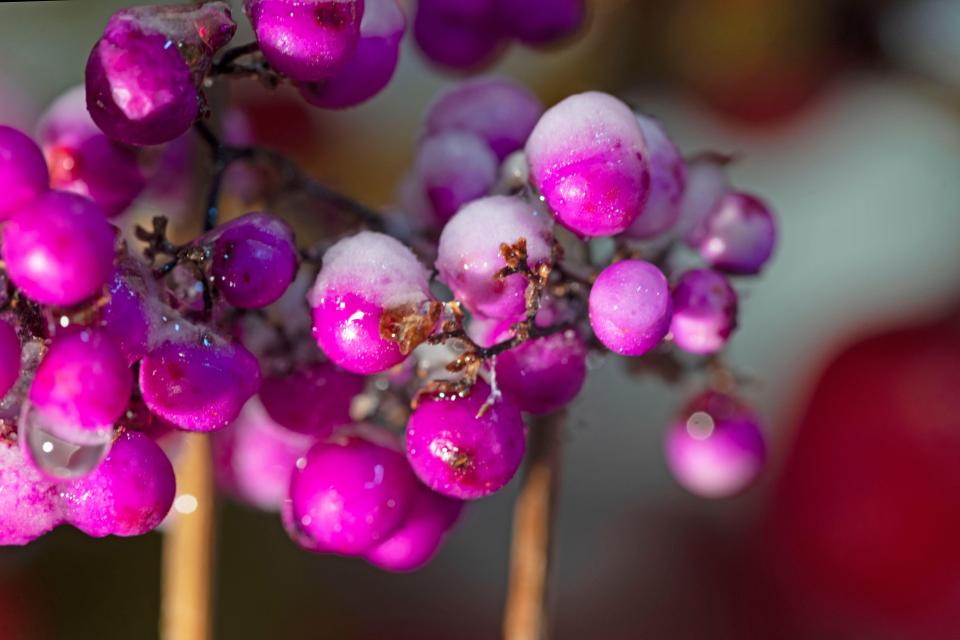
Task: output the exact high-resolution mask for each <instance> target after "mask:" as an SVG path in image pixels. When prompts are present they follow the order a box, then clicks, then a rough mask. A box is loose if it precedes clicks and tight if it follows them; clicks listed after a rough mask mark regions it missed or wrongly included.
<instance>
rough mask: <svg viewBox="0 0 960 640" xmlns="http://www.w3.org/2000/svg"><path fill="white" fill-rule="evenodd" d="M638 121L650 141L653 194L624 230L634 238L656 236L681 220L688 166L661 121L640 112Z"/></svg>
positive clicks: (649, 161)
mask: <svg viewBox="0 0 960 640" xmlns="http://www.w3.org/2000/svg"><path fill="white" fill-rule="evenodd" d="M637 121H638V122H639V123H640V130H641V131H643V138H644V140H645V141H646V143H647V162H648V165H649V168H650V195H649V196H648V197H647V204H646V205H645V206H644V208H643V211H641V212H640V215H638V216H637V219H636V220H634V221H633V224H632V225H630V227H629V228H628V229H627V230H626V231H625V232H624V233H625V234H626V235H628V236H630V237H633V238H652V237H653V236H656V235H659V234H661V233H664V232H666V231H668V230H670V228H671V227H673V225H674V224H675V223H676V222H677V218H678V217H679V215H680V203H681V201H682V199H683V192H684V188H685V186H686V180H687V167H686V164H685V163H684V161H683V156H682V155H680V151H679V150H678V149H677V148H676V147H675V146H674V144H673V142H672V141H671V140H670V138H668V137H667V134H666V132H665V131H664V130H663V127H662V126H661V125H660V123H659V122H657V121H656V120H654V119H653V118H649V117H647V116H644V115H639V114H638V115H637Z"/></svg>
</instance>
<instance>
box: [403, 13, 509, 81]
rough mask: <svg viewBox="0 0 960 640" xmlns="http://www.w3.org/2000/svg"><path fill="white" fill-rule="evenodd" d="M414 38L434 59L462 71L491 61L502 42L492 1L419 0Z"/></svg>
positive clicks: (432, 59)
mask: <svg viewBox="0 0 960 640" xmlns="http://www.w3.org/2000/svg"><path fill="white" fill-rule="evenodd" d="M413 37H414V39H415V40H416V41H417V45H418V46H419V47H420V50H421V51H423V53H424V54H425V55H426V56H427V58H429V59H430V60H431V61H433V62H435V63H437V64H439V65H441V66H444V67H450V68H452V69H460V70H469V69H475V68H477V67H481V66H483V65H486V64H488V63H490V62H491V61H492V60H493V59H494V58H495V57H496V56H497V54H498V53H499V52H500V48H501V45H502V43H503V37H502V35H501V33H500V31H499V29H498V28H497V25H496V14H495V12H494V6H493V3H492V2H491V1H490V0H419V1H418V2H417V13H416V15H415V16H414V19H413Z"/></svg>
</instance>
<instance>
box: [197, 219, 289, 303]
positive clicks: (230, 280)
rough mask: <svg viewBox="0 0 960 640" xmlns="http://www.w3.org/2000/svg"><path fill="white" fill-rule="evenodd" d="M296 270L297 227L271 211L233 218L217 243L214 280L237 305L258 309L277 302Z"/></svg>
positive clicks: (224, 294) (220, 234)
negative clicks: (295, 229)
mask: <svg viewBox="0 0 960 640" xmlns="http://www.w3.org/2000/svg"><path fill="white" fill-rule="evenodd" d="M296 272H297V247H296V244H295V242H294V239H293V230H292V229H290V226H289V225H287V223H285V222H284V221H283V220H281V219H280V218H277V217H276V216H274V215H271V214H269V213H248V214H246V215H245V216H242V217H240V218H237V219H236V220H231V221H230V222H229V223H227V224H225V225H224V226H223V227H222V229H220V230H219V231H218V233H217V235H216V239H215V240H214V242H213V264H212V266H211V275H212V276H213V281H214V282H215V283H216V285H217V288H218V290H219V291H220V293H222V294H223V297H224V298H225V299H226V301H227V302H229V303H230V304H232V305H233V306H235V307H238V308H241V309H256V308H259V307H265V306H267V305H268V304H271V303H273V302H276V301H277V299H279V298H280V296H282V295H283V292H284V291H286V290H287V287H289V286H290V283H291V282H293V277H294V276H295V275H296Z"/></svg>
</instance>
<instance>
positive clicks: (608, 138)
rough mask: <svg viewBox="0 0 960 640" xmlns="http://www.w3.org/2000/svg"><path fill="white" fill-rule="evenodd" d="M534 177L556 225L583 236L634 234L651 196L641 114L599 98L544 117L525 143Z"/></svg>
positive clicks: (574, 100) (592, 95) (571, 102)
mask: <svg viewBox="0 0 960 640" xmlns="http://www.w3.org/2000/svg"><path fill="white" fill-rule="evenodd" d="M526 151H527V160H528V161H529V163H530V178H531V180H532V182H533V184H534V185H535V186H536V187H537V189H539V190H540V193H541V194H542V195H543V197H544V199H545V200H546V202H547V204H548V205H549V206H550V208H551V209H552V210H553V212H554V214H555V215H556V216H557V220H558V221H559V222H560V223H561V224H562V225H564V226H565V227H567V228H568V229H570V230H571V231H574V232H575V233H578V234H581V235H584V236H609V235H613V234H616V233H620V232H621V231H623V230H625V229H627V228H628V227H629V226H630V225H631V224H632V223H633V221H634V220H636V218H637V216H638V215H640V213H641V212H642V211H643V209H644V206H645V205H646V202H647V197H648V194H649V191H650V172H649V169H648V161H647V154H648V151H647V146H646V143H645V141H644V138H643V132H642V131H641V129H640V124H639V123H638V122H637V117H636V115H635V114H634V113H633V112H632V111H630V108H629V107H627V105H625V104H624V103H623V102H621V101H620V100H617V99H616V98H614V97H613V96H611V95H608V94H605V93H598V92H588V93H580V94H577V95H574V96H570V97H569V98H567V99H565V100H563V101H562V102H560V103H559V104H557V105H555V106H553V107H551V108H550V109H548V110H547V112H546V113H544V114H543V117H541V118H540V121H539V122H537V126H536V127H534V129H533V132H532V133H531V134H530V138H529V139H528V140H527V145H526Z"/></svg>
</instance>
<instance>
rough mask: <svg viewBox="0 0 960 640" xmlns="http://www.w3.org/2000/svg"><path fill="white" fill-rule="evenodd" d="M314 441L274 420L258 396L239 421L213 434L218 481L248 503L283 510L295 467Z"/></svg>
mask: <svg viewBox="0 0 960 640" xmlns="http://www.w3.org/2000/svg"><path fill="white" fill-rule="evenodd" d="M294 399H295V398H291V400H294ZM313 442H314V439H313V438H312V437H310V436H307V435H304V434H302V433H295V432H293V431H290V430H289V429H285V428H283V427H281V426H280V425H278V424H277V423H276V422H274V421H273V420H271V419H270V416H269V415H267V412H266V411H265V410H264V408H263V405H262V404H261V402H260V399H259V398H257V397H256V396H254V397H253V398H250V400H248V401H247V404H245V405H244V406H243V410H242V411H241V412H240V415H239V416H237V419H236V420H234V421H233V422H231V423H230V424H229V425H227V426H226V427H224V428H223V429H220V430H219V431H217V432H216V433H214V434H213V458H214V464H215V469H216V474H217V480H218V481H219V482H220V484H221V485H222V486H223V488H225V489H227V490H228V491H230V492H231V493H233V494H234V495H235V496H237V497H238V498H240V499H241V500H243V501H244V502H247V503H249V504H251V505H253V506H255V507H257V508H258V509H263V510H265V511H279V510H280V507H281V505H282V504H283V501H284V500H285V499H286V498H287V495H288V493H289V490H290V475H291V474H292V473H293V468H294V465H296V462H297V460H298V459H299V458H301V457H302V456H303V455H304V454H305V453H306V452H307V449H309V448H310V445H312V444H313Z"/></svg>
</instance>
